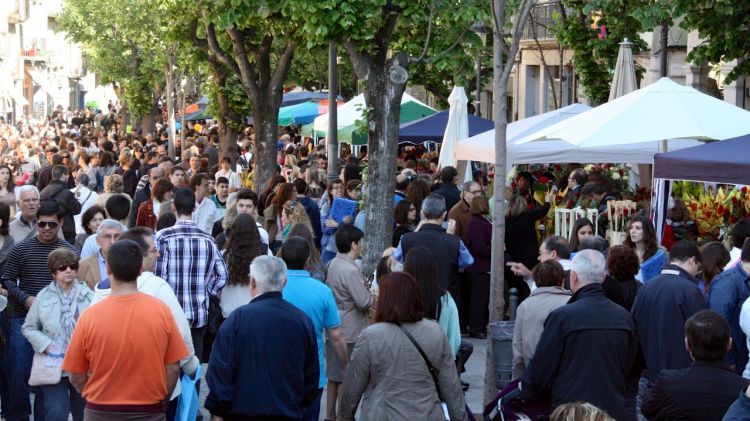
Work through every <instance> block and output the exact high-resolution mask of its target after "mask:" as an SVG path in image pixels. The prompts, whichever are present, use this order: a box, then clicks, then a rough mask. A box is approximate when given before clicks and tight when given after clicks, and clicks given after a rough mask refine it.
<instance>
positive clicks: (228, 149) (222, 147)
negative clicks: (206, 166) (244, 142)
mask: <svg viewBox="0 0 750 421" xmlns="http://www.w3.org/2000/svg"><path fill="white" fill-rule="evenodd" d="M209 64H210V65H211V72H212V74H213V80H214V86H215V87H216V102H217V105H218V107H217V108H218V110H217V111H218V116H217V121H218V123H219V124H218V125H219V158H220V159H221V158H224V157H225V156H228V157H229V158H230V159H231V160H232V164H236V163H237V158H238V157H237V139H238V138H239V135H240V131H239V128H240V126H241V125H242V117H241V116H240V115H239V114H237V113H236V112H235V111H234V110H233V109H232V107H231V105H230V104H229V98H227V96H226V94H225V93H224V87H225V85H226V83H227V79H228V77H227V74H226V72H225V70H224V68H222V67H221V65H220V64H219V63H218V62H216V61H211V62H209Z"/></svg>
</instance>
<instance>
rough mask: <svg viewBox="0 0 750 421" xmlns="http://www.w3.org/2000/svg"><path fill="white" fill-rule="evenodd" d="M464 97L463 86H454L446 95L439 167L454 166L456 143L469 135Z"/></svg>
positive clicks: (466, 101) (466, 100)
mask: <svg viewBox="0 0 750 421" xmlns="http://www.w3.org/2000/svg"><path fill="white" fill-rule="evenodd" d="M468 102H469V99H468V98H466V92H464V88H462V87H460V86H456V87H454V88H453V91H452V92H451V94H450V96H449V97H448V105H449V106H450V111H448V124H447V125H446V126H445V135H443V143H442V144H441V146H440V160H439V161H438V167H439V168H445V167H455V166H456V152H455V150H456V144H457V143H458V141H459V140H461V139H466V138H467V137H469V117H468V115H467V110H466V104H467V103H468Z"/></svg>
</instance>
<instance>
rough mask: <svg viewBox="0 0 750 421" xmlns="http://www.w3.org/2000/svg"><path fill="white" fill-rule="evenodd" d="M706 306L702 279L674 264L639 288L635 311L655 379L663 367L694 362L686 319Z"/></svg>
mask: <svg viewBox="0 0 750 421" xmlns="http://www.w3.org/2000/svg"><path fill="white" fill-rule="evenodd" d="M705 309H706V300H705V299H704V298H703V294H701V292H700V290H699V289H698V280H697V279H695V278H694V277H692V276H690V274H688V273H687V272H685V271H684V270H682V269H681V268H679V267H677V266H674V265H667V266H666V267H665V268H664V269H662V272H661V274H660V275H659V276H657V277H656V278H653V279H651V280H650V281H648V282H647V283H646V284H644V285H643V286H642V287H641V288H640V289H639V290H638V295H637V296H636V298H635V303H633V310H632V313H633V320H635V326H636V331H637V332H638V342H639V344H640V346H641V350H642V351H643V356H644V358H645V360H646V377H647V378H648V379H649V380H650V381H651V382H655V381H656V378H657V377H658V376H659V371H661V370H664V369H679V368H687V367H689V366H690V365H691V364H692V363H693V359H692V358H691V357H690V354H689V353H688V352H687V350H686V349H685V322H686V321H687V319H689V318H690V317H691V316H692V315H693V314H695V313H697V312H699V311H701V310H705Z"/></svg>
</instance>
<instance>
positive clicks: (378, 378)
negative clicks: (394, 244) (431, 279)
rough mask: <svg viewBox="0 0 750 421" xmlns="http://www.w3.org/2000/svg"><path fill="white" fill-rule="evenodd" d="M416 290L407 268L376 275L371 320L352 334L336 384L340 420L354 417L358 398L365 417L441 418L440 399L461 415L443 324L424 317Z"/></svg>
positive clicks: (454, 417) (461, 402)
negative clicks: (377, 294)
mask: <svg viewBox="0 0 750 421" xmlns="http://www.w3.org/2000/svg"><path fill="white" fill-rule="evenodd" d="M420 290H421V288H420V286H419V284H418V283H417V281H416V280H415V279H414V278H413V277H412V276H411V275H409V274H408V273H404V272H394V273H391V274H389V275H386V276H384V277H383V278H382V279H381V280H380V297H379V299H378V303H377V307H376V309H375V324H373V325H371V326H369V327H368V328H366V329H365V330H363V331H362V333H361V334H360V336H359V338H358V339H357V343H356V345H355V346H354V351H353V352H352V357H351V361H350V362H349V366H348V367H347V369H346V374H345V375H344V382H343V384H342V385H341V393H340V395H339V406H338V409H339V410H338V416H339V419H340V420H343V421H348V420H354V415H355V413H356V412H357V408H358V407H359V403H360V401H362V409H361V413H362V414H363V415H364V416H365V417H366V419H367V420H396V419H399V420H401V419H404V420H417V419H418V420H426V421H443V420H445V419H446V417H445V414H444V412H443V408H442V406H441V403H440V401H441V399H442V401H443V402H445V404H446V406H447V410H448V415H449V416H450V419H452V420H463V419H464V418H465V417H466V407H465V401H464V396H463V393H462V391H461V383H460V382H459V379H458V374H457V373H456V367H455V365H454V363H453V355H451V349H450V346H448V342H447V340H446V338H445V334H444V333H443V330H442V328H441V327H440V326H439V325H438V324H437V323H435V322H434V321H432V320H428V319H424V318H423V317H424V306H423V303H422V294H421V291H420ZM412 340H413V342H412ZM420 350H422V352H423V353H424V355H425V358H423V357H422V354H421V353H420ZM431 368H434V370H435V371H436V377H437V380H433V377H432V374H431ZM438 388H439V389H438Z"/></svg>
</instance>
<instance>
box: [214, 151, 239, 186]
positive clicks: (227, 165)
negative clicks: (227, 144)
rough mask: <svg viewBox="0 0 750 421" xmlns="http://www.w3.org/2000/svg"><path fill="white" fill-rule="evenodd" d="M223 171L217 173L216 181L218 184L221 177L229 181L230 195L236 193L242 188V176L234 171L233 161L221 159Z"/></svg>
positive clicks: (225, 158) (227, 158)
mask: <svg viewBox="0 0 750 421" xmlns="http://www.w3.org/2000/svg"><path fill="white" fill-rule="evenodd" d="M220 165H221V169H220V170H219V171H216V181H217V182H218V180H219V177H224V178H226V179H227V180H229V194H232V193H234V192H236V191H237V190H239V189H240V187H242V185H241V184H240V176H239V175H238V174H237V173H236V172H234V171H232V160H231V159H230V158H229V157H228V156H225V157H224V158H221V164H220Z"/></svg>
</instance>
